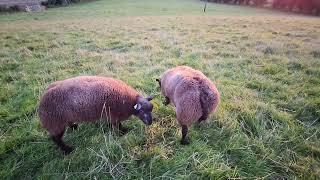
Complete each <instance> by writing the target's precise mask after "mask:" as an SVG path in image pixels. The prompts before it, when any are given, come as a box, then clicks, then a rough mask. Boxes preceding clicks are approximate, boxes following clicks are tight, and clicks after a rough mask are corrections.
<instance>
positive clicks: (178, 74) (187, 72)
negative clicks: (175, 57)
mask: <svg viewBox="0 0 320 180" xmlns="http://www.w3.org/2000/svg"><path fill="white" fill-rule="evenodd" d="M157 81H158V82H159V85H160V88H161V92H162V94H163V95H164V96H165V99H166V100H165V105H168V104H169V103H170V102H172V103H173V105H174V106H175V107H176V116H177V120H178V122H179V124H180V125H181V127H182V139H181V144H189V140H188V137H187V134H188V127H189V126H190V125H191V124H192V123H193V122H195V121H198V122H201V121H204V120H206V119H207V118H208V115H209V114H210V113H211V112H214V111H215V110H216V108H217V106H218V104H219V101H220V94H219V92H218V90H217V88H216V86H215V85H214V84H213V83H212V82H211V81H210V80H209V79H208V78H207V77H206V76H205V75H204V74H203V73H202V72H200V71H198V70H195V69H192V68H190V67H187V66H178V67H175V68H172V69H169V70H167V71H166V72H164V73H163V74H162V76H161V78H160V79H157Z"/></svg>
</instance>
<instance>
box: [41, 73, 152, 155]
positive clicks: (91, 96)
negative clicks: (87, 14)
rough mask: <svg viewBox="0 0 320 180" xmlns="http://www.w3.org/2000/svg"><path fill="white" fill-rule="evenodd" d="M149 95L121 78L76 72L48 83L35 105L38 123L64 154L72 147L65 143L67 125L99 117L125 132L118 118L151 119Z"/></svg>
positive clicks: (70, 125) (120, 119) (148, 120)
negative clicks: (76, 75) (73, 74)
mask: <svg viewBox="0 0 320 180" xmlns="http://www.w3.org/2000/svg"><path fill="white" fill-rule="evenodd" d="M151 100H152V97H148V98H143V97H142V96H141V95H140V94H139V93H138V92H137V91H136V90H134V89H133V88H132V87H130V86H128V85H127V84H125V83H124V82H122V81H120V80H117V79H114V78H110V77H98V76H79V77H74V78H70V79H66V80H63V81H57V82H54V83H52V84H51V85H49V87H48V88H47V89H46V90H45V92H44V93H43V95H42V97H41V99H40V105H39V109H38V113H39V117H40V121H41V125H42V127H43V128H45V129H47V130H48V132H49V134H50V136H51V138H52V140H53V141H54V142H55V144H56V145H57V146H58V147H59V148H60V149H61V150H62V151H63V152H64V153H66V154H69V153H70V152H72V150H73V148H72V147H70V146H68V145H66V144H65V143H64V142H63V140H62V137H63V134H64V132H65V130H66V128H67V126H69V127H71V128H77V123H80V122H93V121H97V120H99V119H100V118H103V119H107V120H108V121H110V122H111V125H112V127H114V128H116V129H118V130H119V131H120V132H123V133H125V132H126V131H127V129H125V128H124V127H122V125H121V121H123V120H126V119H128V118H129V117H130V116H131V115H135V116H137V117H139V118H140V119H141V120H142V121H143V122H144V123H145V124H146V125H151V123H152V114H151V112H152V109H153V106H152V104H151V103H150V102H149V101H151Z"/></svg>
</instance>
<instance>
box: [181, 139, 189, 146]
mask: <svg viewBox="0 0 320 180" xmlns="http://www.w3.org/2000/svg"><path fill="white" fill-rule="evenodd" d="M180 144H182V145H188V144H190V141H189V139H181V141H180Z"/></svg>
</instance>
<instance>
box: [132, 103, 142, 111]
mask: <svg viewBox="0 0 320 180" xmlns="http://www.w3.org/2000/svg"><path fill="white" fill-rule="evenodd" d="M133 108H134V109H135V110H137V111H139V110H140V109H141V104H136V105H134V106H133Z"/></svg>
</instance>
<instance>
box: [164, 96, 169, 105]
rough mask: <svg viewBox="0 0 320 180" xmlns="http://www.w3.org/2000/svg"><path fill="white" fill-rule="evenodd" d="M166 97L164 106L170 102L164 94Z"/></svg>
mask: <svg viewBox="0 0 320 180" xmlns="http://www.w3.org/2000/svg"><path fill="white" fill-rule="evenodd" d="M165 98H166V99H165V101H164V102H163V104H164V105H165V106H166V105H168V104H170V99H169V98H168V97H167V96H166V97H165Z"/></svg>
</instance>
